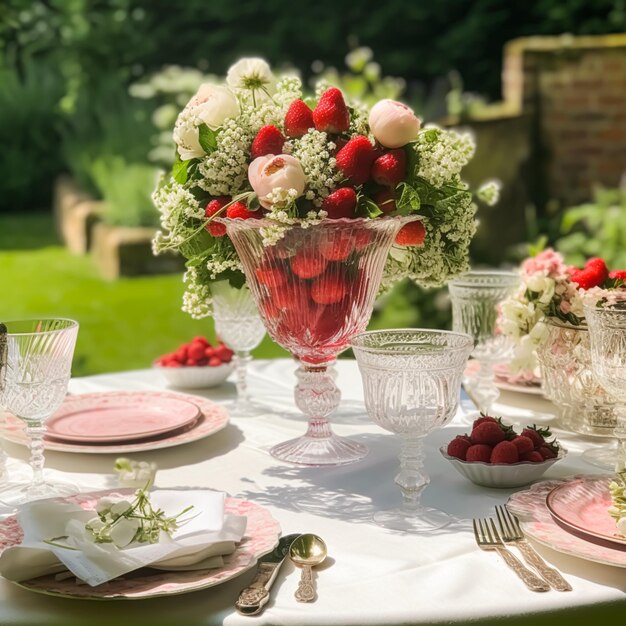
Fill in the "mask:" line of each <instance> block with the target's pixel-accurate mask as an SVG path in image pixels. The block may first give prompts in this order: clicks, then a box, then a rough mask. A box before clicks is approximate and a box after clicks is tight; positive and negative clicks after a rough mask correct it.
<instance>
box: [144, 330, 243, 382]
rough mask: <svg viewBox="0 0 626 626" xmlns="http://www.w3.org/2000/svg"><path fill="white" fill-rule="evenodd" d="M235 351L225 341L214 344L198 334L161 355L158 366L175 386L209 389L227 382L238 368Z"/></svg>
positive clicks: (155, 365) (156, 363) (155, 363)
mask: <svg viewBox="0 0 626 626" xmlns="http://www.w3.org/2000/svg"><path fill="white" fill-rule="evenodd" d="M232 359H233V351H232V350H231V349H230V348H228V347H227V346H225V345H224V344H223V343H221V342H220V343H218V344H217V345H215V346H212V345H211V344H210V343H209V341H208V340H207V339H205V338H204V337H194V338H193V340H192V341H190V342H189V343H184V344H183V345H182V346H180V347H179V348H178V349H176V350H175V351H174V352H170V353H168V354H164V355H163V356H160V357H159V358H158V359H157V360H156V361H155V362H154V367H155V368H156V369H158V370H160V371H161V372H162V373H163V375H164V376H165V378H166V379H167V381H168V383H169V384H170V385H171V386H172V387H180V388H181V389H206V388H208V387H217V385H220V384H221V383H223V382H224V381H225V380H226V379H227V378H228V376H229V374H230V373H231V372H232V371H233V369H234V363H233V360H232Z"/></svg>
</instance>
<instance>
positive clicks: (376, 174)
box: [372, 149, 406, 187]
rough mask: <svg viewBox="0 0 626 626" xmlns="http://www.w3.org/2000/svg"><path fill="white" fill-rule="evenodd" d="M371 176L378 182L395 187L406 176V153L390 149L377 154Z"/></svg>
mask: <svg viewBox="0 0 626 626" xmlns="http://www.w3.org/2000/svg"><path fill="white" fill-rule="evenodd" d="M372 178H373V179H374V180H375V181H376V182H377V183H378V184H379V185H385V186H388V187H395V186H396V185H397V184H398V183H401V182H402V181H403V180H404V179H405V178H406V153H405V152H404V150H402V149H398V150H390V151H389V152H386V153H385V154H383V155H382V156H379V157H378V158H377V159H376V160H375V161H374V164H373V165H372Z"/></svg>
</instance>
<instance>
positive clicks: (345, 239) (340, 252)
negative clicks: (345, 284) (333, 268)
mask: <svg viewBox="0 0 626 626" xmlns="http://www.w3.org/2000/svg"><path fill="white" fill-rule="evenodd" d="M354 247H355V246H354V237H352V235H351V234H350V233H346V232H344V231H337V232H335V233H332V234H329V236H328V238H327V239H324V240H323V241H321V242H320V244H319V249H320V254H321V255H322V256H323V257H324V258H325V259H328V260H329V261H345V260H346V259H347V258H348V257H349V256H350V254H351V253H352V251H353V250H354Z"/></svg>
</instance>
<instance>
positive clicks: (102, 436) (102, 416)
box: [46, 391, 200, 443]
mask: <svg viewBox="0 0 626 626" xmlns="http://www.w3.org/2000/svg"><path fill="white" fill-rule="evenodd" d="M199 415H200V410H199V409H198V407H197V406H196V405H195V404H194V403H193V402H190V401H189V400H187V399H185V398H181V397H180V396H177V395H175V394H173V393H170V394H167V395H164V394H158V395H155V394H153V393H150V392H146V391H137V392H134V393H132V394H128V393H124V392H122V393H120V392H117V391H111V392H104V393H85V394H82V395H78V396H67V397H66V398H65V400H64V402H63V404H62V405H61V408H60V409H59V410H58V411H57V412H56V413H55V414H54V415H53V416H52V417H51V418H50V419H48V420H47V421H46V429H47V431H48V433H47V435H48V437H50V438H54V439H60V440H62V441H76V442H80V443H83V442H84V443H91V442H93V443H123V442H125V441H136V440H138V439H147V438H149V437H157V436H161V435H164V434H166V433H170V432H172V431H175V430H179V429H181V428H185V426H189V425H190V424H192V423H193V422H195V421H196V420H197V419H198V417H199Z"/></svg>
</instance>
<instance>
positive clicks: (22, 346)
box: [0, 318, 78, 505]
mask: <svg viewBox="0 0 626 626" xmlns="http://www.w3.org/2000/svg"><path fill="white" fill-rule="evenodd" d="M5 325H6V327H7V335H6V364H5V365H4V368H2V367H0V405H2V406H3V407H4V408H5V409H6V410H7V411H9V412H10V413H12V414H13V415H15V416H16V417H18V418H19V419H21V420H22V421H23V422H24V423H25V424H26V434H27V435H28V437H29V441H30V466H31V469H32V472H33V475H32V480H31V483H30V484H29V485H28V486H26V487H24V488H23V489H21V490H19V491H17V492H15V493H13V494H12V495H11V496H7V495H3V496H2V499H3V501H4V502H6V503H7V504H14V505H17V504H21V503H23V502H28V501H30V500H37V499H39V498H50V497H54V496H60V495H68V494H71V493H74V492H75V491H76V487H75V486H74V485H70V484H66V483H59V482H54V483H53V482H49V481H46V480H44V474H43V468H44V443H43V437H44V434H45V432H46V426H45V421H46V420H47V419H48V418H49V417H50V416H51V415H53V414H54V412H55V411H56V410H57V409H58V408H59V406H60V405H61V403H62V402H63V398H64V397H65V394H66V393H67V385H68V382H69V380H70V375H71V367H72V357H73V355H74V346H75V345H76V336H77V334H78V322H75V321H74V320H69V319H62V318H50V319H32V320H16V321H9V322H5Z"/></svg>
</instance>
